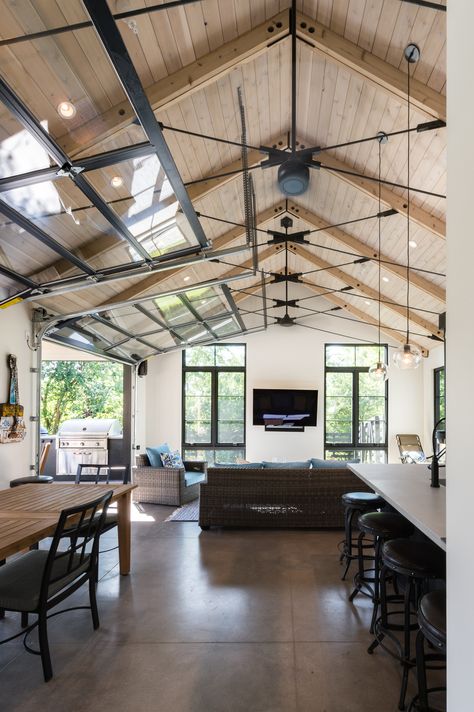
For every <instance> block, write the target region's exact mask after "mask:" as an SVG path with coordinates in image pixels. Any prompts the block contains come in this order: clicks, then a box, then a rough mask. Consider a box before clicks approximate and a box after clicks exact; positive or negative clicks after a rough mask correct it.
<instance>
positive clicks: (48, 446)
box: [38, 442, 51, 475]
mask: <svg viewBox="0 0 474 712" xmlns="http://www.w3.org/2000/svg"><path fill="white" fill-rule="evenodd" d="M50 449H51V443H50V442H46V443H43V444H42V446H41V455H40V461H39V473H38V474H40V475H42V474H43V471H44V468H45V467H46V460H47V459H48V455H49V451H50Z"/></svg>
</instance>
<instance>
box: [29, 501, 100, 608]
mask: <svg viewBox="0 0 474 712" xmlns="http://www.w3.org/2000/svg"><path fill="white" fill-rule="evenodd" d="M112 494H113V492H112V490H110V491H108V492H105V494H103V495H101V496H100V497H98V498H97V499H94V500H92V501H90V502H86V503H85V504H80V505H76V506H75V507H69V508H68V509H63V510H62V512H61V514H60V516H59V521H58V524H57V526H56V531H55V532H54V535H53V540H52V542H51V547H50V549H49V553H48V558H47V560H46V566H45V568H44V572H43V578H42V581H41V592H40V599H41V600H43V601H47V600H48V598H49V597H50V591H51V587H52V586H54V590H55V591H56V592H57V591H59V590H61V588H62V586H61V585H60V584H61V582H62V581H64V585H65V586H66V585H67V584H68V583H72V582H73V581H75V580H76V579H77V578H78V577H79V576H81V575H86V574H88V575H90V573H91V572H92V571H93V569H94V568H95V565H96V562H97V556H98V552H99V537H100V534H101V532H102V529H103V527H104V523H105V517H106V514H107V509H108V506H109V503H110V500H111V497H112ZM64 540H67V541H68V542H70V546H69V547H68V548H67V550H64V549H62V550H60V549H59V545H60V544H61V542H62V541H64Z"/></svg>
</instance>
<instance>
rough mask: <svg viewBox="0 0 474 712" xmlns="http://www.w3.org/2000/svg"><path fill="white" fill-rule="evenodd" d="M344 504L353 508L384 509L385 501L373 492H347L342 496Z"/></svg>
mask: <svg viewBox="0 0 474 712" xmlns="http://www.w3.org/2000/svg"><path fill="white" fill-rule="evenodd" d="M342 501H343V504H345V505H346V506H351V507H373V508H374V509H378V508H379V507H383V506H384V504H385V500H384V499H383V498H382V497H380V496H379V495H378V494H374V493H373V492H346V494H343V495H342Z"/></svg>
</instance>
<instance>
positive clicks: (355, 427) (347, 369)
mask: <svg viewBox="0 0 474 712" xmlns="http://www.w3.org/2000/svg"><path fill="white" fill-rule="evenodd" d="M334 346H341V347H344V346H350V347H352V348H357V347H358V346H360V347H368V346H374V347H378V346H379V344H341V343H331V344H325V345H324V456H325V457H326V455H327V452H328V451H331V450H340V451H343V452H344V451H351V450H363V451H366V452H367V451H371V450H380V451H382V452H384V453H385V457H386V459H387V457H388V412H389V411H388V380H387V381H385V441H384V442H383V443H374V444H371V443H360V442H359V374H360V373H368V372H369V368H370V366H327V365H326V364H327V350H328V348H331V347H334ZM380 348H381V349H383V351H384V357H385V363H387V358H388V344H380ZM327 373H352V442H347V443H342V442H341V443H339V442H338V443H329V442H327V432H326V402H327V388H326V374H327Z"/></svg>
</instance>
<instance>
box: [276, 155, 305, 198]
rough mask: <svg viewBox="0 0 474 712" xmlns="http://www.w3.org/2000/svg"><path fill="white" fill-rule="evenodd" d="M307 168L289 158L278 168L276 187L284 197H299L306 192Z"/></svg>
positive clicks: (295, 159)
mask: <svg viewBox="0 0 474 712" xmlns="http://www.w3.org/2000/svg"><path fill="white" fill-rule="evenodd" d="M308 185H309V168H308V166H305V164H304V163H302V162H301V161H300V160H298V159H297V158H290V159H288V160H287V161H285V163H282V164H281V166H280V167H279V168H278V187H279V188H280V190H281V192H282V193H283V194H284V195H301V194H302V193H305V192H306V191H307V190H308Z"/></svg>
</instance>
